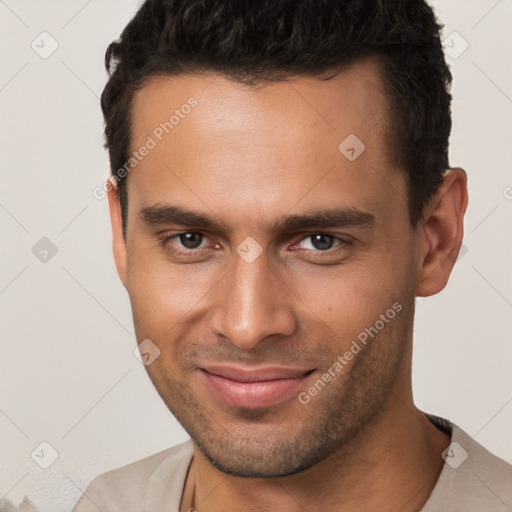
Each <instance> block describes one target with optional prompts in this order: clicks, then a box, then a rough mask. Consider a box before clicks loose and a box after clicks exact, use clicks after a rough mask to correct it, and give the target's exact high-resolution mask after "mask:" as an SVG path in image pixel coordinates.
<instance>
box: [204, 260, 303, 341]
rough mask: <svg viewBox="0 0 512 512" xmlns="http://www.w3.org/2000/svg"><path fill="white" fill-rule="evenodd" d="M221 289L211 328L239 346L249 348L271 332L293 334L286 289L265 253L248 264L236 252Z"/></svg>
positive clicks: (285, 334)
mask: <svg viewBox="0 0 512 512" xmlns="http://www.w3.org/2000/svg"><path fill="white" fill-rule="evenodd" d="M221 288H222V289H221V293H220V296H219V300H218V303H217V306H216V311H215V312H214V314H213V316H212V328H213V329H214V331H215V332H216V333H217V334H222V335H223V336H225V337H227V338H229V339H230V340H231V342H232V343H233V344H235V345H237V346H238V347H239V348H243V349H246V350H249V349H251V348H253V347H255V346H256V345H257V344H258V342H259V341H261V340H262V339H264V338H266V337H268V336H270V335H280V336H289V335H290V334H292V333H293V331H294V329H295V320H294V316H293V312H292V311H291V309H290V308H291V303H290V301H287V300H286V293H285V290H286V289H285V287H284V286H283V284H282V283H281V282H280V281H279V279H278V278H277V276H276V275H275V273H274V272H273V271H272V270H271V269H270V268H269V266H268V261H267V259H266V257H265V255H264V254H261V255H260V256H259V257H257V258H256V259H255V260H254V261H252V262H250V263H249V262H247V261H245V260H244V259H243V258H242V257H239V256H238V255H236V257H235V260H234V262H233V266H232V268H231V269H230V271H229V273H228V274H227V275H226V276H225V278H224V279H223V284H222V286H221Z"/></svg>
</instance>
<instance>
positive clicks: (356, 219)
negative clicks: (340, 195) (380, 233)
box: [139, 204, 375, 234]
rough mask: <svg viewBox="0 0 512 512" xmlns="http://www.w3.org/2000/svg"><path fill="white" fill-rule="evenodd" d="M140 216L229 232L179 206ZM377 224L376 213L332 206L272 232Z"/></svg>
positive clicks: (296, 217)
mask: <svg viewBox="0 0 512 512" xmlns="http://www.w3.org/2000/svg"><path fill="white" fill-rule="evenodd" d="M139 216H140V218H141V219H142V220H143V221H144V223H145V224H147V225H164V224H179V225H182V226H188V227H194V228H197V229H207V230H210V231H215V232H218V233H224V234H227V233H230V232H231V229H230V228H229V226H228V225H227V224H225V223H224V222H222V221H220V220H219V219H217V218H216V217H214V216H210V215H206V214H204V213H200V212H195V211H193V210H189V209H186V208H183V207H180V206H176V205H160V204H156V205H154V206H147V207H144V208H141V209H140V210H139ZM374 225H375V216H374V215H373V214H372V213H370V212H366V211H363V210H360V209H358V208H355V207H348V208H329V209H322V210H314V211H306V212H304V213H301V214H294V215H290V216H287V217H284V218H282V219H279V220H277V221H274V222H273V223H272V224H271V225H270V230H271V231H273V232H286V231H296V230H299V229H310V228H322V229H323V228H340V227H341V228H343V227H364V228H371V227H373V226H374Z"/></svg>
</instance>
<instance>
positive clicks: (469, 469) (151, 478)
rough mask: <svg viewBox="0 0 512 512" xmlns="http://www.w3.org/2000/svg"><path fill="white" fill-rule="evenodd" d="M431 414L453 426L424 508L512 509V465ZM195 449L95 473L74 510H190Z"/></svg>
mask: <svg viewBox="0 0 512 512" xmlns="http://www.w3.org/2000/svg"><path fill="white" fill-rule="evenodd" d="M428 418H429V419H430V421H432V423H434V424H435V425H436V426H437V427H439V428H440V429H441V430H444V431H446V432H447V433H450V432H451V444H450V446H449V447H448V448H447V450H445V453H444V458H445V461H446V462H445V464H444V466H443V469H442V471H441V474H440V475H439V479H438V481H437V484H436V486H435V487H434V490H433V491H432V494H431V495H430V498H429V499H428V501H427V503H426V504H425V506H424V507H423V509H422V510H421V512H510V511H511V510H512V466H511V465H510V464H507V463H506V462H505V461H503V460H502V459H500V458H498V457H496V456H494V455H493V454H492V453H490V452H489V451H487V450H486V449H485V448H484V447H483V446H481V445H480V444H478V443H477V442H476V441H474V440H473V439H471V437H469V436H468V435H467V434H466V433H465V432H464V431H463V430H461V429H460V428H458V427H457V426H456V425H453V424H452V423H450V422H448V421H447V420H444V419H442V418H437V417H435V416H430V415H429V416H428ZM193 451H194V450H193V445H192V441H187V442H185V443H183V444H180V445H178V446H174V447H173V448H169V449H168V450H164V451H162V452H159V453H156V454H155V455H151V456H150V457H147V458H145V459H142V460H139V461H137V462H134V463H132V464H128V465H127V466H123V467H121V468H118V469H114V470H112V471H109V472H107V473H104V474H102V475H100V476H98V477H96V478H95V479H94V480H93V481H92V482H91V483H90V484H89V485H88V487H87V489H86V490H85V492H84V494H83V495H82V497H81V498H80V500H79V501H78V503H77V504H76V505H75V508H74V509H73V512H98V510H100V511H101V512H188V510H189V507H190V501H188V503H187V500H190V499H191V496H190V494H191V493H190V487H189V486H187V487H188V489H186V491H185V494H184V492H183V491H184V484H185V481H186V476H187V472H188V469H189V466H190V463H191V461H192V455H193ZM182 496H183V508H182V509H181V510H180V509H179V506H180V502H181V501H182ZM206 512H207V511H206Z"/></svg>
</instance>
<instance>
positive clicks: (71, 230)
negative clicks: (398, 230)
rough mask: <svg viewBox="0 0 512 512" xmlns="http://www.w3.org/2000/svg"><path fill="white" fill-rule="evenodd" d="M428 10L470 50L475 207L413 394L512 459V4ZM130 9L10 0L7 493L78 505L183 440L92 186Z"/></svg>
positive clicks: (424, 322)
mask: <svg viewBox="0 0 512 512" xmlns="http://www.w3.org/2000/svg"><path fill="white" fill-rule="evenodd" d="M433 4H434V7H435V8H436V10H437V13H438V16H439V17H440V19H441V20H442V21H443V22H444V23H445V25H446V28H445V31H444V35H445V36H449V38H448V39H447V48H446V51H447V53H450V52H451V54H452V56H453V55H455V56H457V54H458V53H460V52H461V50H462V49H463V48H464V41H467V43H468V44H469V47H468V49H467V50H466V51H465V52H464V53H462V54H461V55H460V56H457V58H451V57H448V61H449V63H450V64H451V67H452V71H453V74H454V86H453V94H454V104H453V119H454V126H453V136H452V139H451V164H452V165H453V166H456V165H460V166H462V167H464V168H465V169H466V170H467V172H468V174H469V195H470V204H469V208H468V211H467V214H466V221H465V229H466V234H465V239H464V244H465V246H466V248H467V252H466V253H465V254H463V255H462V257H460V258H459V261H458V263H457V265H456V267H455V269H454V272H453V275H452V278H451V281H450V284H449V285H448V287H447V288H446V289H445V290H444V291H443V292H442V293H440V294H439V295H437V296H435V297H432V298H428V299H418V302H417V322H416V330H415V351H414V388H415V394H416V400H417V403H418V405H419V406H420V407H421V408H423V409H424V410H426V411H429V412H432V413H435V414H438V415H441V416H445V417H448V418H449V419H451V420H452V421H454V422H456V423H457V424H459V426H461V427H462V428H463V429H464V430H466V432H468V433H469V434H470V435H472V436H474V437H475V438H476V440H477V441H479V442H480V443H482V444H483V445H484V446H486V447H487V448H489V449H490V450H491V451H492V452H494V453H496V454H497V455H499V456H501V457H503V458H505V459H506V460H508V461H512V445H511V444H512V443H511V434H510V432H512V389H511V388H512V386H511V383H512V379H511V368H510V362H511V360H512V345H511V343H510V342H511V336H510V333H511V326H512V314H511V313H512V275H511V262H512V229H511V228H512V223H511V217H512V173H511V170H510V162H511V161H512V151H511V147H512V144H511V142H512V141H511V136H510V135H511V119H512V99H511V98H512V75H511V66H510V62H511V60H510V59H511V54H510V49H511V48H512V37H511V32H512V31H511V28H512V24H511V22H512V0H500V1H497V0H471V1H468V0H464V1H462V0H461V1H453V0H438V1H436V2H433ZM135 9H136V2H135V1H129V0H108V1H100V0H89V1H85V0H66V1H64V0H60V1H57V0H53V1H46V2H36V1H33V0H32V1H29V0H0V33H1V34H2V46H1V48H2V49H1V55H2V64H1V66H0V104H1V119H2V128H1V133H0V150H1V173H2V174H1V175H2V186H1V189H0V225H1V230H2V251H1V273H0V308H1V356H0V379H1V388H0V446H1V450H0V460H1V461H2V462H1V467H0V499H1V498H2V497H4V496H5V497H6V498H8V499H10V500H12V501H13V502H14V503H19V502H20V500H21V499H22V497H23V496H24V495H28V496H29V498H30V499H31V500H32V501H33V502H35V503H36V504H37V505H38V507H40V509H41V510H47V511H55V512H61V511H62V512H64V511H68V510H69V509H70V508H71V506H72V504H74V503H75V501H76V500H77V499H78V497H79V495H80V494H81V490H83V489H84V488H85V486H86V484H87V483H88V482H89V481H90V480H91V479H92V478H93V477H94V476H96V475H97V474H99V473H101V472H103V471H106V470H108V469H110V468H114V467H117V466H120V465H123V464H127V463H129V462H131V461H134V460H136V459H139V458H142V457H144V456H146V455H149V454H151V453H154V452H157V451H159V450H162V449H165V448H167V447H169V446H171V445H173V444H177V443H179V442H181V441H183V440H184V439H186V437H187V436H186V434H185V433H184V431H183V430H182V429H181V427H180V426H179V425H178V424H177V422H176V421H175V420H174V418H173V417H172V416H171V414H170V413H169V412H168V411H167V409H166V407H165V406H164V405H163V403H162V402H161V400H160V398H159V397H158V395H157V393H156V391H155V390H154V389H153V387H152V384H151V383H150V381H149V379H148V377H147V376H146V373H145V370H144V368H143V366H142V365H141V364H140V363H139V361H138V360H137V359H136V358H135V357H134V355H133V353H132V351H133V349H134V348H135V346H136V343H135V339H134V336H133V328H132V319H131V311H130V305H129V301H128V297H127V294H126V292H125V290H124V288H123V287H122V286H121V284H120V282H119V280H118V277H117V274H116V272H115V267H114V264H113V258H112V255H111V233H110V225H109V220H108V213H107V202H106V200H102V201H101V200H97V199H95V198H94V197H93V196H92V190H93V188H94V187H96V186H98V185H101V184H102V182H103V181H104V179H105V178H106V177H107V175H108V160H107V153H106V152H105V151H104V150H103V149H102V123H103V121H102V117H101V112H100V107H99V101H98V98H99V95H100V93H101V90H102V88H103V86H104V84H105V81H106V75H105V72H104V69H103V59H104V52H105V49H106V47H107V45H108V43H109V42H110V41H111V40H113V39H114V38H116V37H117V36H118V35H119V34H120V32H121V30H122V28H123V27H124V26H125V24H126V23H127V21H128V20H129V18H130V17H131V16H132V15H133V13H134V12H135ZM43 31H47V32H49V33H50V34H51V36H52V37H53V38H54V39H55V40H56V41H57V42H58V45H59V46H58V49H57V50H56V51H55V52H54V53H53V54H52V55H51V56H49V57H48V58H47V59H43V58H41V57H40V56H39V55H38V54H37V53H36V52H35V51H34V50H33V49H32V48H31V43H32V41H34V40H35V43H34V44H35V45H36V44H37V45H39V48H40V50H39V51H48V50H49V49H50V48H51V46H50V44H51V41H50V40H49V39H45V40H42V39H41V37H47V36H39V35H40V33H41V32H43ZM454 31H456V32H458V33H459V34H460V36H461V37H462V38H463V40H462V39H461V38H460V37H459V36H457V35H453V34H452V33H453V32H454ZM42 237H47V238H49V239H50V240H51V241H52V242H53V244H55V246H56V247H57V249H58V252H57V253H56V254H55V255H54V256H53V257H51V258H50V256H51V253H48V255H47V259H48V261H47V262H46V263H45V262H42V261H40V259H38V257H36V255H34V254H33V252H32V248H33V246H34V245H35V244H36V243H37V242H38V241H39V240H40V239H41V238H42ZM43 243H44V242H43ZM39 250H44V247H43V249H41V248H39ZM36 252H37V251H36ZM43 255H44V253H42V254H40V255H39V257H43ZM43 441H46V442H48V443H50V445H51V446H52V447H53V448H54V449H55V450H56V451H57V452H58V454H59V458H58V459H57V460H56V462H55V463H54V464H52V465H51V466H50V467H49V468H48V469H42V468H41V467H39V465H38V464H36V462H35V461H34V460H33V459H32V458H31V453H32V452H33V450H34V449H36V448H37V447H38V446H39V444H40V443H41V442H43ZM41 450H42V451H41ZM36 454H39V461H40V462H41V461H43V459H44V458H45V457H49V456H51V450H49V449H48V448H44V447H43V448H39V451H37V450H36ZM34 458H36V460H38V459H37V456H34ZM43 462H44V461H43Z"/></svg>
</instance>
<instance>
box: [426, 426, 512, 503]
mask: <svg viewBox="0 0 512 512" xmlns="http://www.w3.org/2000/svg"><path fill="white" fill-rule="evenodd" d="M445 421H446V420H445ZM446 424H449V426H450V428H451V432H452V438H451V443H450V445H449V446H448V447H447V448H446V450H445V451H444V452H443V455H442V456H443V458H444V460H445V464H444V466H443V469H442V471H441V474H440V476H439V479H438V481H437V484H436V486H435V488H434V490H433V492H432V494H431V496H430V498H429V500H428V501H427V503H426V505H425V507H424V508H423V509H422V512H436V511H441V510H450V512H452V511H453V512H458V511H461V512H462V511H464V512H481V511H482V510H485V511H486V512H501V511H504V512H507V511H510V510H512V466H511V465H510V464H508V463H507V462H505V461H504V460H502V459H500V458H499V457H496V455H493V454H492V453H491V452H489V451H488V450H487V449H486V448H484V447H483V446H482V445H481V444H479V443H478V442H477V441H475V440H474V439H473V438H471V437H470V436H469V435H468V434H466V432H464V431H463V430H462V429H461V428H459V427H457V425H454V424H451V423H449V422H446Z"/></svg>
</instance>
